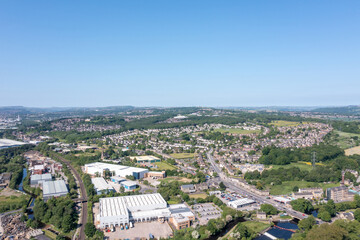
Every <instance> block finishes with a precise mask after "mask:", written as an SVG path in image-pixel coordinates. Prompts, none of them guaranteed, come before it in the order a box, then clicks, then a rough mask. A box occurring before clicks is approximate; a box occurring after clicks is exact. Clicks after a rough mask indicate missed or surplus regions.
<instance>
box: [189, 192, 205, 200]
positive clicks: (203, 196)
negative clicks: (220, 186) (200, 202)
mask: <svg viewBox="0 0 360 240" xmlns="http://www.w3.org/2000/svg"><path fill="white" fill-rule="evenodd" d="M189 197H191V198H202V199H205V198H206V197H207V195H206V193H195V194H189Z"/></svg>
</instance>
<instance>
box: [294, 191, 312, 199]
mask: <svg viewBox="0 0 360 240" xmlns="http://www.w3.org/2000/svg"><path fill="white" fill-rule="evenodd" d="M292 197H293V198H294V199H299V198H304V199H308V200H311V199H313V194H312V193H311V192H294V193H293V194H292Z"/></svg>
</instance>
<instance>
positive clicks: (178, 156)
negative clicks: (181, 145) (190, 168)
mask: <svg viewBox="0 0 360 240" xmlns="http://www.w3.org/2000/svg"><path fill="white" fill-rule="evenodd" d="M170 156H171V157H173V158H175V159H187V158H194V157H195V153H173V154H170Z"/></svg>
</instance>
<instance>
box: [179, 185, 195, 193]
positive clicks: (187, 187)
mask: <svg viewBox="0 0 360 240" xmlns="http://www.w3.org/2000/svg"><path fill="white" fill-rule="evenodd" d="M180 189H181V191H183V192H184V193H193V192H196V189H195V185H194V184H185V185H181V186H180Z"/></svg>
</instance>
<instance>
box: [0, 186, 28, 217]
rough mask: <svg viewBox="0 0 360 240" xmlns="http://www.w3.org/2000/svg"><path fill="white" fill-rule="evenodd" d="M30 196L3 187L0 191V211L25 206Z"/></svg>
mask: <svg viewBox="0 0 360 240" xmlns="http://www.w3.org/2000/svg"><path fill="white" fill-rule="evenodd" d="M29 199H30V196H28V195H26V194H23V193H21V192H19V191H16V190H13V189H11V188H5V189H3V190H2V191H1V192H0V212H7V211H12V210H17V209H21V208H22V207H23V206H26V204H27V203H28V201H29Z"/></svg>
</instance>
